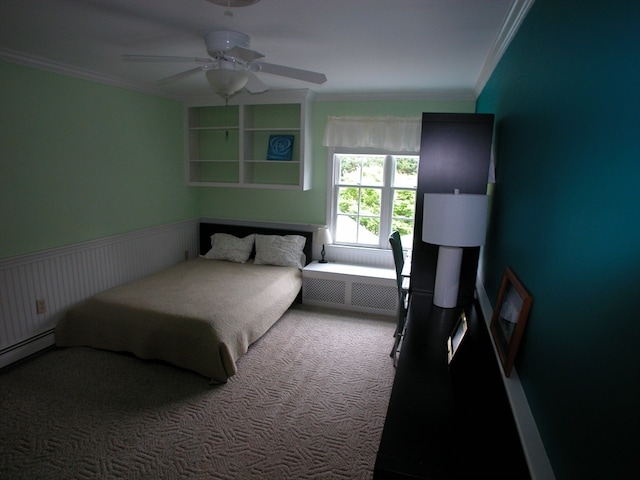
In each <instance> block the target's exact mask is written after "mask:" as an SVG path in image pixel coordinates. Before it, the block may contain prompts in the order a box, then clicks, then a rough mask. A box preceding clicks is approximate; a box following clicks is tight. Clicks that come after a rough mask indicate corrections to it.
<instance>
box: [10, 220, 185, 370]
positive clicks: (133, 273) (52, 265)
mask: <svg viewBox="0 0 640 480" xmlns="http://www.w3.org/2000/svg"><path fill="white" fill-rule="evenodd" d="M197 255H198V221H197V220H189V221H185V222H179V223H175V224H170V225H163V226H160V227H153V228H148V229H144V230H139V231H135V232H131V233H127V234H123V235H116V236H112V237H108V238H103V239H100V240H95V241H90V242H83V243H79V244H75V245H70V246H66V247H61V248H54V249H50V250H46V251H42V252H37V253H33V254H28V255H19V256H16V257H11V258H8V259H4V260H0V320H1V321H0V367H2V366H5V365H8V364H10V363H12V362H15V361H17V360H19V359H21V358H24V357H26V356H27V355H30V354H32V353H35V352H37V351H39V350H41V349H43V348H46V347H48V346H50V345H53V343H54V337H53V331H54V328H55V326H56V324H57V323H58V320H59V319H60V318H61V317H62V315H63V314H64V312H65V311H66V310H67V309H68V308H69V307H70V306H71V305H73V304H75V303H77V302H80V301H81V300H84V299H86V298H87V297H89V296H91V295H93V294H95V293H98V292H100V291H102V290H106V289H107V288H110V287H113V286H116V285H120V284H122V283H124V282H127V281H130V280H134V279H136V278H139V277H142V276H144V275H148V274H150V273H153V272H156V271H158V270H161V269H163V268H167V267H169V266H171V265H174V264H176V263H179V262H182V261H184V260H185V259H186V258H193V257H196V256H197ZM37 300H44V301H45V303H46V312H45V313H40V314H39V313H38V311H37V307H36V301H37Z"/></svg>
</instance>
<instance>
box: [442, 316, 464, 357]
mask: <svg viewBox="0 0 640 480" xmlns="http://www.w3.org/2000/svg"><path fill="white" fill-rule="evenodd" d="M468 329H469V324H468V323H467V315H466V313H465V312H464V311H463V312H462V313H461V314H460V317H459V318H458V321H457V322H456V326H455V327H453V331H452V332H451V335H449V338H448V339H447V363H448V364H449V365H451V362H453V359H454V358H455V355H456V352H457V351H458V350H459V348H460V345H461V344H462V341H463V340H464V338H465V336H466V335H467V330H468Z"/></svg>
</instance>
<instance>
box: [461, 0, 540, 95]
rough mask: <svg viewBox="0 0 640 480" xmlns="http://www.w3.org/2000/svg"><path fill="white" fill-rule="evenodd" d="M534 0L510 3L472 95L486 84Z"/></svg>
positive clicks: (478, 92) (517, 0)
mask: <svg viewBox="0 0 640 480" xmlns="http://www.w3.org/2000/svg"><path fill="white" fill-rule="evenodd" d="M534 2H535V0H514V2H513V4H512V5H511V9H510V10H509V13H507V16H506V17H505V20H504V23H503V24H502V28H501V29H500V32H498V36H497V37H496V39H495V41H494V42H493V45H492V47H491V50H489V54H488V55H487V59H486V60H485V62H484V65H483V67H482V70H481V71H480V75H479V76H478V80H477V81H476V84H475V86H474V87H473V92H474V96H475V97H476V98H478V97H479V96H480V94H481V93H482V89H483V88H484V87H485V85H486V84H487V81H488V80H489V78H490V77H491V74H492V73H493V71H494V70H495V68H496V66H497V65H498V63H499V62H500V59H501V58H502V55H503V54H504V52H505V51H506V50H507V47H508V46H509V44H510V43H511V40H513V37H514V36H515V35H516V32H517V31H518V29H519V28H520V25H521V24H522V22H523V20H524V18H525V17H526V16H527V13H528V12H529V9H530V8H531V6H532V5H533V4H534Z"/></svg>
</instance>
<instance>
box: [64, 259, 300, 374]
mask: <svg viewBox="0 0 640 480" xmlns="http://www.w3.org/2000/svg"><path fill="white" fill-rule="evenodd" d="M301 285H302V274H301V272H300V270H299V269H297V268H293V267H278V266H269V265H254V264H253V263H251V262H248V263H245V264H238V263H231V262H224V261H217V260H205V259H202V258H198V259H193V260H190V261H187V262H184V263H181V264H179V265H176V266H174V267H171V268H169V269H167V270H164V271H162V272H159V273H156V274H153V275H151V276H148V277H145V278H142V279H139V280H135V281H133V282H129V283H127V284H125V285H121V286H118V287H115V288H112V289H109V290H107V291H105V292H102V293H99V294H97V295H95V296H93V297H91V298H89V299H88V300H86V301H84V302H82V303H81V304H79V305H78V306H76V307H74V308H72V309H71V310H70V311H69V312H68V314H67V315H66V316H65V317H64V318H63V319H62V320H61V321H60V322H59V324H58V326H57V327H56V330H55V337H56V344H57V345H59V346H89V347H95V348H101V349H105V350H113V351H126V352H131V353H134V354H135V355H137V356H138V357H140V358H145V359H158V360H164V361H167V362H170V363H172V364H174V365H177V366H179V367H184V368H187V369H190V370H194V371H196V372H198V373H200V374H202V375H205V376H207V377H209V378H211V379H212V380H213V381H214V382H225V381H226V380H227V378H229V377H231V376H232V375H233V374H235V373H236V360H238V358H239V357H240V356H241V355H242V354H243V353H245V352H246V351H247V349H248V348H249V346H250V345H251V344H252V343H253V342H255V341H256V340H257V339H258V338H260V337H261V336H262V335H263V334H264V333H265V332H266V331H267V330H268V329H269V327H271V326H272V325H273V324H274V323H275V322H276V321H277V320H278V319H279V318H280V317H281V316H282V314H283V313H284V312H285V311H286V310H287V309H288V308H289V306H290V305H291V303H292V302H293V301H294V300H295V298H296V296H297V294H298V292H299V291H300V288H301Z"/></svg>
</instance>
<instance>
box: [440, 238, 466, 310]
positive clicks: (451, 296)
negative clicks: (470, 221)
mask: <svg viewBox="0 0 640 480" xmlns="http://www.w3.org/2000/svg"><path fill="white" fill-rule="evenodd" d="M461 265H462V248H460V247H446V246H444V245H441V246H440V247H439V248H438V266H437V267H436V286H435V290H434V292H433V304H434V305H436V306H438V307H442V308H454V307H455V306H456V305H457V304H458V287H459V285H460V266H461Z"/></svg>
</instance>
